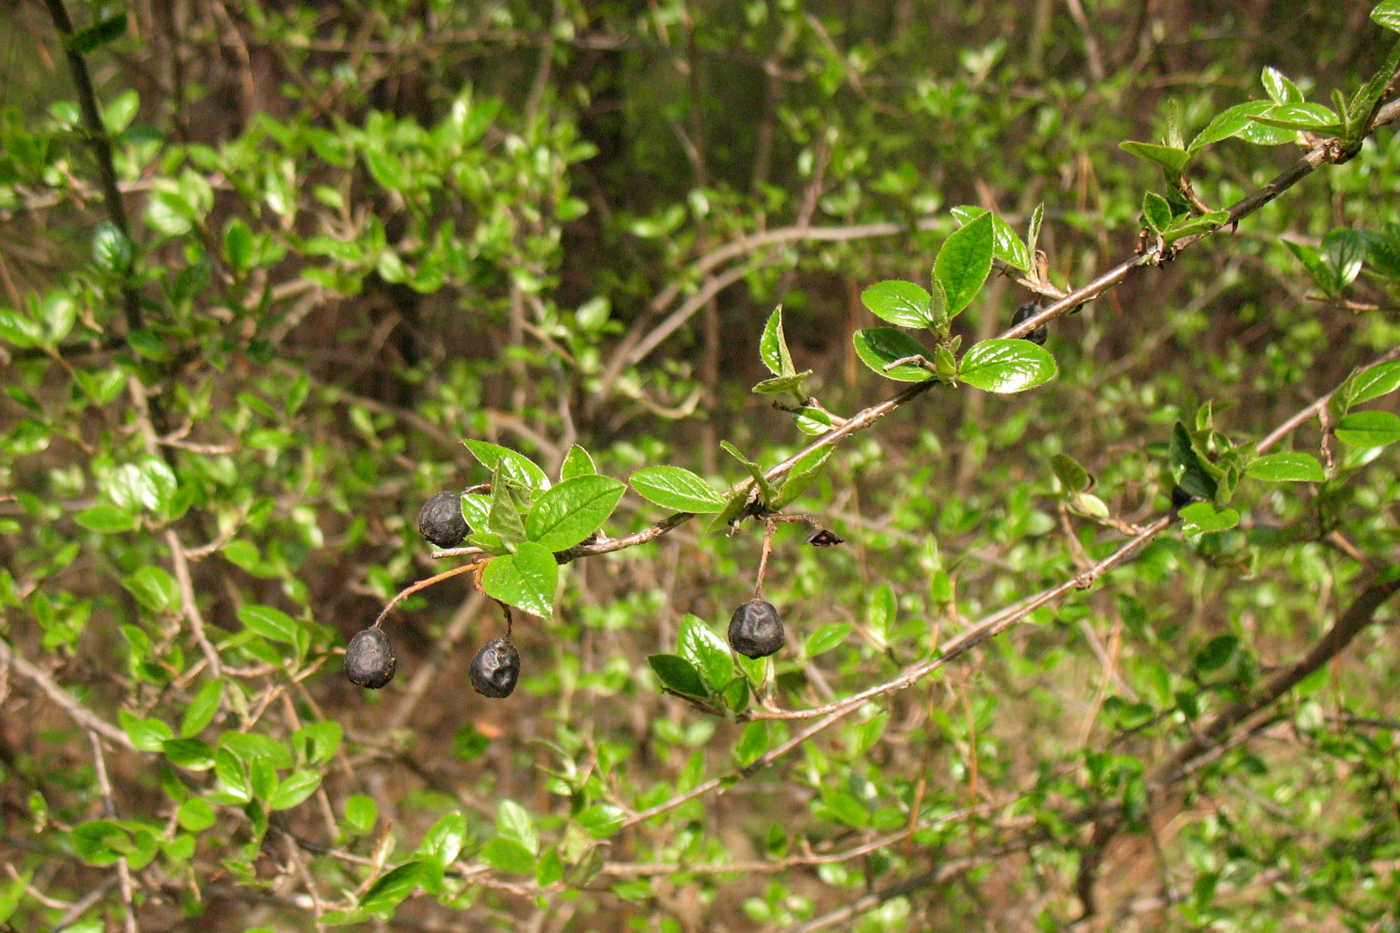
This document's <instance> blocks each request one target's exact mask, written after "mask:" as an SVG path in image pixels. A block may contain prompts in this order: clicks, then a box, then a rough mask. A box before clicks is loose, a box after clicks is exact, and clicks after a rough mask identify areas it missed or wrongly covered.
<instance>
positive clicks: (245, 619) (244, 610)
mask: <svg viewBox="0 0 1400 933" xmlns="http://www.w3.org/2000/svg"><path fill="white" fill-rule="evenodd" d="M238 621H240V622H242V623H243V624H244V625H245V626H247V628H248V630H249V631H252V632H256V633H257V634H259V635H261V636H262V637H263V638H269V639H271V640H273V641H280V642H286V643H287V644H289V645H295V644H296V642H297V627H298V626H297V622H296V620H295V619H293V618H292V617H291V616H289V615H287V614H286V613H285V612H283V611H282V610H280V609H274V608H273V607H272V606H258V605H249V606H240V607H238Z"/></svg>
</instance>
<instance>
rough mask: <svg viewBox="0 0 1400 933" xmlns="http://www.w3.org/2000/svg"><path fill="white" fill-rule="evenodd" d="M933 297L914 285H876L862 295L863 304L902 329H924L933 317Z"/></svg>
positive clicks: (896, 282)
mask: <svg viewBox="0 0 1400 933" xmlns="http://www.w3.org/2000/svg"><path fill="white" fill-rule="evenodd" d="M932 300H933V299H932V298H931V297H930V295H929V293H928V292H927V291H926V290H925V289H924V288H923V287H922V286H919V285H915V284H914V283H913V282H901V281H889V282H876V283H875V284H874V285H871V286H870V287H869V288H867V289H865V291H863V292H861V293H860V302H861V304H863V305H865V307H866V309H867V310H869V311H870V313H871V314H873V315H875V316H876V317H878V318H880V319H881V320H882V321H889V322H890V323H891V324H897V325H899V326H900V327H924V326H926V325H927V324H928V323H929V322H930V320H931V318H930V317H929V302H931V301H932Z"/></svg>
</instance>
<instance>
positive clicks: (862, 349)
mask: <svg viewBox="0 0 1400 933" xmlns="http://www.w3.org/2000/svg"><path fill="white" fill-rule="evenodd" d="M851 342H852V343H853V344H854V345H855V348H856V356H858V357H860V361H861V362H862V363H864V364H865V365H866V366H868V367H869V368H870V370H871V371H872V372H875V373H878V374H879V375H881V376H884V377H885V378H886V379H894V380H897V381H899V382H924V381H926V380H929V379H932V378H933V373H931V372H929V371H928V370H927V369H924V368H923V367H921V366H915V365H913V364H912V363H901V364H900V365H899V366H896V367H894V368H893V369H891V370H889V371H888V372H886V371H885V367H886V366H888V365H889V364H890V363H893V362H894V361H895V360H901V359H904V358H906V357H911V356H926V355H927V354H928V348H926V347H925V346H924V345H923V344H921V343H919V341H917V340H915V339H914V338H913V337H911V336H909V335H908V334H906V333H905V332H904V331H902V330H895V329H894V328H893V327H868V328H866V329H864V330H858V331H856V332H855V333H854V334H853V335H852V336H851Z"/></svg>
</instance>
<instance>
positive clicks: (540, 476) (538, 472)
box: [462, 440, 549, 492]
mask: <svg viewBox="0 0 1400 933" xmlns="http://www.w3.org/2000/svg"><path fill="white" fill-rule="evenodd" d="M462 443H463V444H465V445H466V447H467V450H470V451H471V453H472V456H473V457H475V458H476V459H477V461H478V462H479V463H480V464H481V465H482V466H484V467H486V469H488V470H490V471H491V472H492V473H495V472H496V471H497V470H500V471H501V472H502V473H504V474H505V476H506V477H507V478H508V479H511V480H514V481H515V482H517V483H519V484H520V485H522V486H528V487H529V488H531V489H534V490H536V491H540V492H542V491H544V490H546V489H548V488H549V477H547V476H545V474H544V470H542V469H540V468H539V466H538V465H537V464H536V463H535V462H534V461H533V460H531V459H530V458H529V457H526V456H525V455H524V454H521V453H517V452H516V451H514V450H511V449H509V448H507V447H501V446H500V445H499V444H492V443H489V442H487V441H477V440H465V441H463V442H462Z"/></svg>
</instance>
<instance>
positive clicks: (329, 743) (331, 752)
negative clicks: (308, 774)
mask: <svg viewBox="0 0 1400 933" xmlns="http://www.w3.org/2000/svg"><path fill="white" fill-rule="evenodd" d="M343 737H344V732H343V730H342V729H341V725H340V723H338V722H336V721H335V720H334V719H325V720H322V721H321V722H313V723H311V724H310V725H306V726H302V727H301V728H300V729H298V730H297V731H296V732H293V733H292V749H293V750H294V751H295V752H296V753H297V755H298V757H299V758H300V759H301V760H302V761H305V762H306V763H307V764H310V765H319V764H325V763H326V762H328V761H330V760H331V759H332V758H333V757H335V753H336V752H337V751H339V750H340V742H341V739H342V738H343Z"/></svg>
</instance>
